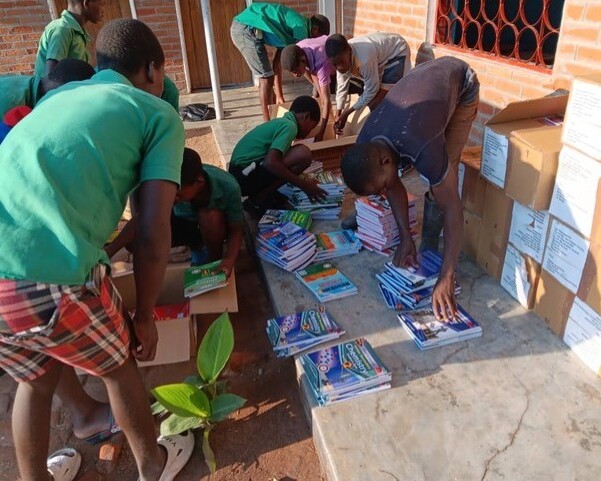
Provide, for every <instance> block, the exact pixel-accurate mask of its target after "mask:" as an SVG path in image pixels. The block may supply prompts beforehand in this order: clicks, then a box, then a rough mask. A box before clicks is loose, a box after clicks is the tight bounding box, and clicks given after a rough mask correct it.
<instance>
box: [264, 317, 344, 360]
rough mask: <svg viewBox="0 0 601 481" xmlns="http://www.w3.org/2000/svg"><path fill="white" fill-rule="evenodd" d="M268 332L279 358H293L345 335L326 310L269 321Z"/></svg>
mask: <svg viewBox="0 0 601 481" xmlns="http://www.w3.org/2000/svg"><path fill="white" fill-rule="evenodd" d="M266 330H267V337H269V342H270V343H271V347H272V348H273V352H274V353H275V355H276V356H277V357H288V356H292V355H294V354H297V353H299V352H300V351H304V350H306V349H310V348H312V347H314V346H317V345H318V344H322V343H324V342H327V341H331V340H333V339H338V338H339V337H340V336H341V335H342V334H344V331H343V330H342V329H341V328H340V326H338V324H336V323H335V322H334V320H333V319H332V318H331V317H330V316H328V314H327V313H326V311H325V310H324V309H320V310H310V311H303V312H298V313H296V314H290V315H288V316H281V317H276V318H274V319H269V320H268V321H267V327H266Z"/></svg>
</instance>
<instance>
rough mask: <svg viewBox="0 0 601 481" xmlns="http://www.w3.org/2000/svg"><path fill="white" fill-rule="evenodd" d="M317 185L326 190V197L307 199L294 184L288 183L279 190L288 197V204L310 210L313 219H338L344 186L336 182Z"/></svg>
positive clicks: (302, 209) (297, 208)
mask: <svg viewBox="0 0 601 481" xmlns="http://www.w3.org/2000/svg"><path fill="white" fill-rule="evenodd" d="M319 187H321V188H322V189H323V190H324V191H325V192H326V197H325V198H324V199H319V200H314V201H313V200H311V199H309V197H308V196H307V194H305V192H304V191H302V190H301V189H299V188H298V187H295V186H290V185H289V186H288V187H286V188H283V189H280V192H281V193H282V194H284V195H286V196H287V197H288V199H289V201H290V204H291V205H292V206H293V207H294V208H295V209H296V210H301V211H303V212H310V213H311V215H312V217H313V219H315V220H317V219H322V220H323V219H338V217H339V216H340V210H341V208H342V200H343V199H344V191H345V190H346V188H345V187H344V186H343V185H338V184H336V183H325V184H319Z"/></svg>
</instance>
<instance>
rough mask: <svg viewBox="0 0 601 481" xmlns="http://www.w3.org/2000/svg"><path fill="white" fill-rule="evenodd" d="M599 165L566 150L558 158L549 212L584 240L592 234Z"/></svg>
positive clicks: (571, 150) (599, 175)
mask: <svg viewBox="0 0 601 481" xmlns="http://www.w3.org/2000/svg"><path fill="white" fill-rule="evenodd" d="M599 179H601V163H599V162H597V161H595V160H593V159H591V158H590V157H587V156H586V155H584V154H582V153H580V152H578V151H577V150H575V149H572V148H570V147H564V148H563V149H562V150H561V154H560V155H559V168H558V170H557V179H556V180H555V189H554V190H553V198H552V199H551V207H550V209H549V212H550V213H551V215H553V216H555V217H557V218H558V219H560V220H562V221H563V222H565V223H566V224H568V225H569V226H571V227H573V228H574V229H576V230H577V231H578V232H580V233H581V234H582V235H584V236H585V237H587V238H590V237H591V234H592V230H593V217H594V215H595V206H596V203H597V190H598V186H599Z"/></svg>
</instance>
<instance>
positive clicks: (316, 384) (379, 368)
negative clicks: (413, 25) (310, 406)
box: [299, 338, 392, 406]
mask: <svg viewBox="0 0 601 481" xmlns="http://www.w3.org/2000/svg"><path fill="white" fill-rule="evenodd" d="M299 360H300V363H301V366H302V369H303V372H304V380H305V382H306V384H307V385H308V386H309V388H310V390H311V392H312V393H313V396H314V397H315V400H316V401H317V403H318V404H319V405H320V406H327V405H328V404H332V403H335V402H339V401H343V400H345V399H353V398H356V397H359V396H363V395H365V394H370V393H373V392H377V391H382V390H384V389H389V388H390V381H391V379H392V374H391V372H390V371H389V370H388V369H387V368H386V366H384V364H383V363H382V361H381V359H380V358H379V357H378V355H377V354H376V352H375V351H374V349H373V348H372V346H371V345H370V344H369V342H368V341H367V340H366V339H364V338H359V339H355V340H354V341H348V342H343V343H341V344H338V345H336V346H332V347H329V348H325V349H321V350H319V351H316V352H312V353H309V354H304V355H302V356H300V358H299Z"/></svg>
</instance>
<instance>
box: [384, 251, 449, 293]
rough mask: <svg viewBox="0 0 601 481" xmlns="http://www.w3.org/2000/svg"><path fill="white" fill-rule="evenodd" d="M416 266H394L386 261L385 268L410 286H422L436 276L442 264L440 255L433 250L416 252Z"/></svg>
mask: <svg viewBox="0 0 601 481" xmlns="http://www.w3.org/2000/svg"><path fill="white" fill-rule="evenodd" d="M417 260H418V263H419V266H418V267H417V268H413V267H409V268H404V267H396V266H394V265H393V264H392V262H388V263H386V268H387V269H388V270H389V271H391V273H392V274H393V275H396V276H398V277H399V280H400V281H401V282H403V283H405V284H407V285H408V286H411V287H420V286H424V285H425V284H426V283H431V282H432V280H433V279H434V282H435V281H436V279H437V278H438V274H439V273H440V268H441V266H442V257H441V256H440V255H439V254H438V253H437V252H434V251H424V252H422V253H420V254H418V259H417Z"/></svg>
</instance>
